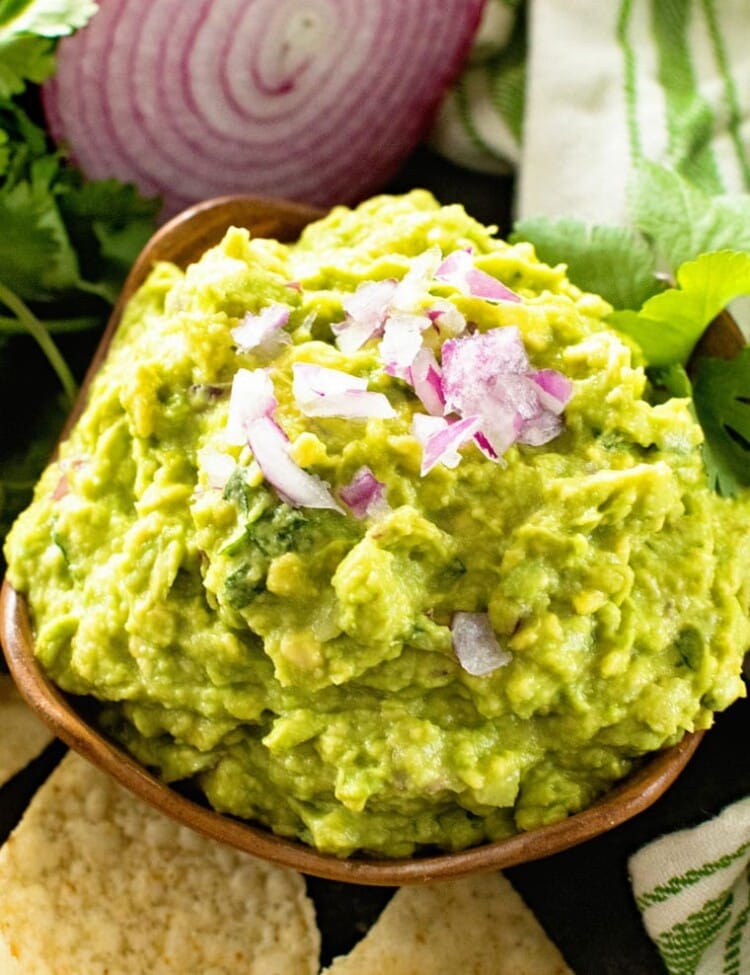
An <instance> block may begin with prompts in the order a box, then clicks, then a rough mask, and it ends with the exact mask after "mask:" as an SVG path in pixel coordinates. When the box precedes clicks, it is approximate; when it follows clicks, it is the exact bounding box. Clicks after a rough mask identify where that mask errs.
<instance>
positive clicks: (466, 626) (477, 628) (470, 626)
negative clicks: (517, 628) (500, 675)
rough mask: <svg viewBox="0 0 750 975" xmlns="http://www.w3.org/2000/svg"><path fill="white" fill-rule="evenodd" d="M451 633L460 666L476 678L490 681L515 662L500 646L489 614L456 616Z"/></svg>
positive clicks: (461, 614) (458, 614)
mask: <svg viewBox="0 0 750 975" xmlns="http://www.w3.org/2000/svg"><path fill="white" fill-rule="evenodd" d="M451 633H452V635H453V649H454V651H455V654H456V657H457V658H458V662H459V663H460V664H461V666H462V667H463V669H464V670H465V671H466V673H467V674H471V675H472V676H473V677H486V676H487V674H491V673H492V672H493V671H495V670H497V669H498V668H500V667H505V666H506V664H509V663H510V661H511V660H512V659H513V658H512V656H511V654H510V652H509V651H508V650H505V649H503V648H502V647H501V646H500V644H499V642H498V639H497V637H496V636H495V633H494V631H493V629H492V624H491V622H490V618H489V616H488V614H487V613H463V612H460V613H454V614H453V620H452V621H451Z"/></svg>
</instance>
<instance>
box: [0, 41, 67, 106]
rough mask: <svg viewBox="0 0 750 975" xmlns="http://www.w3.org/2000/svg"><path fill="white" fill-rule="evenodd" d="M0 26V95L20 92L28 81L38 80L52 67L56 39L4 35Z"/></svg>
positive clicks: (38, 82)
mask: <svg viewBox="0 0 750 975" xmlns="http://www.w3.org/2000/svg"><path fill="white" fill-rule="evenodd" d="M1 33H2V27H0V98H9V97H10V96H11V95H20V94H21V92H22V91H23V90H24V88H25V87H26V82H27V81H33V82H36V83H37V84H40V83H41V82H42V81H45V80H46V79H47V78H49V76H50V75H51V74H52V72H53V71H54V68H55V43H54V41H53V40H51V39H50V38H47V37H36V36H34V35H33V34H19V35H16V36H11V37H7V38H3V37H2V36H1Z"/></svg>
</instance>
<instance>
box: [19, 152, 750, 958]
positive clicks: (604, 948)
mask: <svg viewBox="0 0 750 975" xmlns="http://www.w3.org/2000/svg"><path fill="white" fill-rule="evenodd" d="M416 186H423V187H425V188H427V189H431V190H432V191H433V192H434V193H435V194H436V196H437V197H438V199H439V200H440V202H441V203H454V202H461V203H463V204H464V205H465V206H466V208H467V210H468V211H469V212H470V213H471V214H472V215H474V216H476V217H477V218H478V219H479V220H481V221H482V222H484V223H493V224H496V225H497V226H498V227H499V229H500V232H501V233H502V234H505V233H507V231H508V230H509V226H510V216H511V193H512V183H511V181H510V180H509V179H503V178H493V177H488V176H481V175H475V174H471V173H468V172H466V171H464V170H462V169H459V168H458V167H455V166H452V165H450V164H449V163H445V162H444V161H442V160H439V159H437V158H436V157H434V156H433V155H432V154H431V153H430V152H429V151H428V150H424V149H421V150H419V151H418V152H417V153H415V155H414V156H413V157H412V159H410V160H409V162H408V163H407V165H406V166H405V167H404V170H403V171H402V173H401V174H400V175H399V177H398V178H397V179H396V180H395V181H394V182H393V184H392V185H391V187H389V188H390V189H393V190H394V191H399V192H400V191H405V190H408V189H410V188H413V187H416ZM19 419H20V418H19ZM15 432H16V433H17V431H15ZM0 459H1V458H0ZM749 740H750V704H748V703H747V702H745V701H740V702H738V703H737V704H735V705H734V706H733V707H732V708H730V709H729V710H728V711H727V712H726V713H724V714H722V715H719V716H718V717H717V721H716V725H715V727H714V728H713V729H712V730H711V731H710V732H709V734H708V735H706V737H705V738H704V740H703V742H702V743H701V745H700V747H699V749H698V752H697V754H696V756H695V757H694V758H693V760H692V762H691V763H690V765H689V766H688V768H687V770H686V771H685V772H684V773H683V774H682V776H681V777H680V779H678V781H677V783H676V784H675V785H674V786H672V788H671V789H670V790H669V792H668V793H667V794H666V795H665V796H664V797H662V799H660V800H659V801H658V802H657V803H656V804H655V805H654V806H652V807H651V809H649V810H647V811H646V812H645V813H642V814H641V815H640V816H638V817H636V818H635V819H633V820H631V821H630V822H629V823H625V824H624V825H622V826H620V827H618V828H617V829H614V830H612V831H611V832H610V833H608V834H606V835H605V836H602V837H600V838H598V839H596V840H592V841H590V842H588V843H585V844H583V845H581V846H579V847H577V848H575V849H572V850H568V851H566V852H564V853H560V854H557V855H556V856H554V857H550V858H548V859H546V860H543V861H539V862H537V863H531V864H527V865H524V866H521V867H515V868H512V869H509V870H507V871H506V874H507V876H508V877H509V879H510V880H511V881H512V883H513V884H514V886H515V887H516V888H517V890H518V891H519V892H520V893H521V894H522V896H523V897H524V899H525V900H526V902H527V903H528V904H529V906H530V907H531V908H532V909H533V911H534V913H535V914H536V916H537V917H538V919H539V920H540V922H541V923H542V925H543V926H544V927H545V928H546V930H547V932H548V934H549V935H550V937H551V938H552V939H553V940H554V941H555V942H556V943H557V945H558V946H559V948H560V949H561V951H562V952H563V954H564V956H565V958H566V960H567V962H568V964H569V965H570V967H571V968H572V969H573V971H574V972H576V973H577V975H664V973H665V968H664V966H663V964H662V963H661V961H660V959H659V956H658V954H657V953H656V950H655V949H654V947H653V945H652V943H651V942H650V940H649V938H648V937H647V935H646V934H645V932H644V930H643V928H642V925H641V922H640V917H639V915H638V912H637V910H636V908H635V904H634V901H633V897H632V893H631V889H630V885H629V881H628V873H627V862H628V858H629V856H630V855H631V854H632V853H634V852H635V851H636V850H637V849H639V847H641V846H642V845H643V844H644V843H646V842H648V841H649V840H651V839H654V838H656V837H657V836H659V835H660V834H662V833H663V832H668V831H672V830H674V829H678V828H682V827H686V826H691V825H694V824H696V823H698V822H700V821H702V820H704V819H707V818H708V817H710V816H712V815H715V814H716V813H718V812H719V811H720V810H721V809H722V808H723V807H724V806H725V805H727V804H728V803H730V802H732V801H733V800H735V799H738V798H740V797H743V796H745V795H748V794H750V749H747V748H746V747H744V745H745V743H746V742H747V741H749ZM62 753H63V748H62V746H60V745H59V744H58V743H56V744H53V745H52V746H51V747H50V748H49V749H47V751H46V752H45V753H44V754H43V755H42V756H40V758H39V759H37V761H35V762H34V763H32V764H31V765H30V766H29V767H28V768H27V769H26V770H24V772H22V773H21V774H19V775H18V776H16V778H15V779H14V780H13V781H12V782H11V783H9V784H8V785H6V786H5V787H4V788H3V789H0V840H3V839H5V837H6V836H7V835H8V833H9V831H10V830H11V829H12V827H13V825H14V824H15V823H16V822H17V820H18V819H19V818H20V816H21V815H22V812H23V809H24V808H25V807H26V805H27V803H28V801H29V799H30V798H31V796H32V795H33V793H34V791H35V789H36V787H37V785H38V784H40V783H41V782H42V781H44V778H45V777H46V776H47V775H48V774H49V772H50V771H51V769H52V768H53V767H54V765H55V764H56V762H57V761H58V760H59V758H60V756H61V755H62ZM309 890H310V894H311V896H312V897H313V899H314V900H315V903H316V908H317V911H318V920H319V924H320V927H321V931H322V936H323V959H322V960H323V963H324V964H327V963H328V962H329V961H330V959H331V958H332V957H334V956H335V955H337V954H341V953H345V952H346V951H348V950H349V949H350V948H351V947H352V946H353V945H354V944H355V943H356V942H357V941H358V940H359V939H360V938H361V937H362V935H363V933H364V932H365V931H366V930H367V928H368V927H369V925H370V924H372V922H373V921H374V920H375V919H376V918H377V916H378V913H379V912H380V910H382V908H383V906H384V905H385V904H386V903H387V902H388V899H389V898H390V896H391V895H392V893H393V892H392V890H390V889H384V888H366V887H353V886H347V885H342V884H333V883H329V882H327V881H322V880H316V879H312V878H310V880H309Z"/></svg>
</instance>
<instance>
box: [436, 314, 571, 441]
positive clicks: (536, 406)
mask: <svg viewBox="0 0 750 975" xmlns="http://www.w3.org/2000/svg"><path fill="white" fill-rule="evenodd" d="M442 357H443V362H442V369H443V392H444V395H445V412H446V413H457V414H458V415H459V416H469V415H471V416H474V415H479V416H481V418H482V423H481V435H482V438H483V439H482V441H480V442H479V446H480V448H481V449H482V450H483V451H484V453H485V454H486V455H487V456H490V457H491V456H492V453H494V454H495V455H496V456H497V457H500V456H502V454H504V453H505V451H506V450H507V449H508V447H510V446H511V444H513V443H515V442H516V441H520V442H521V443H526V444H529V445H532V446H540V445H541V444H544V443H547V442H548V441H550V440H551V439H553V437H556V436H557V435H558V434H559V433H560V431H561V429H562V420H561V418H560V414H561V412H562V410H563V408H564V406H565V404H566V403H567V401H568V398H569V396H570V393H571V391H572V384H571V383H570V381H569V380H568V379H567V377H565V376H562V375H561V374H559V373H556V372H555V371H554V370H540V371H538V372H535V371H533V370H531V368H530V364H529V361H528V357H527V355H526V349H525V348H524V345H523V340H522V338H521V334H520V332H519V331H518V329H517V328H516V327H515V326H507V327H504V328H494V329H490V331H488V332H483V333H474V334H472V335H465V336H462V337H460V338H458V339H449V340H448V341H446V342H444V343H443V355H442ZM549 404H552V405H551V406H550V405H549Z"/></svg>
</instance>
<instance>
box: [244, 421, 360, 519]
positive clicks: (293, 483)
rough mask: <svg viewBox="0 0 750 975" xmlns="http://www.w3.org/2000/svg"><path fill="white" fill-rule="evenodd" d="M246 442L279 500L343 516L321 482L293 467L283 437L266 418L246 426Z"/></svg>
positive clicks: (287, 445) (284, 436) (274, 422)
mask: <svg viewBox="0 0 750 975" xmlns="http://www.w3.org/2000/svg"><path fill="white" fill-rule="evenodd" d="M247 443H248V446H249V447H250V449H251V450H252V452H253V456H254V457H255V460H256V461H257V464H258V466H259V467H260V469H261V471H262V472H263V476H264V477H265V479H266V480H267V481H268V483H269V484H271V485H272V486H273V487H274V488H275V489H276V490H277V491H278V493H279V495H280V496H281V498H282V500H284V501H286V502H287V503H288V504H291V505H294V506H295V507H302V508H331V509H333V510H334V511H338V512H340V513H341V514H343V513H344V512H343V509H342V508H341V506H340V505H339V504H338V502H337V501H336V499H335V498H334V497H333V495H332V494H331V492H330V490H329V487H328V485H327V484H326V483H325V481H322V480H321V479H320V478H319V477H317V476H316V475H315V474H309V473H308V472H307V471H305V470H303V469H302V468H301V467H299V466H298V465H297V464H295V462H294V461H293V460H292V458H291V456H290V454H289V439H288V437H287V435H286V434H285V433H284V431H283V430H282V429H281V427H280V426H279V425H278V423H276V421H275V420H274V419H272V418H271V417H270V416H261V417H258V418H257V419H254V420H252V421H251V422H250V423H249V424H248V427H247Z"/></svg>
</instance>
